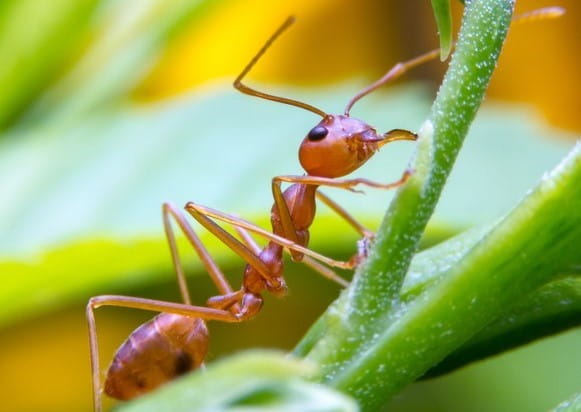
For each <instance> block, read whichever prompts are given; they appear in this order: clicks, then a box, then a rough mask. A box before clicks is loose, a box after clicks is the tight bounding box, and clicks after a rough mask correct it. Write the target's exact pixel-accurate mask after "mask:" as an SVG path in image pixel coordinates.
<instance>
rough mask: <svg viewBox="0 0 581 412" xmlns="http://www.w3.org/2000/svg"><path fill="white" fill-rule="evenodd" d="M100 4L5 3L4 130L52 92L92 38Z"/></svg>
mask: <svg viewBox="0 0 581 412" xmlns="http://www.w3.org/2000/svg"><path fill="white" fill-rule="evenodd" d="M97 4H98V2H97V1H96V0H54V1H50V2H39V1H37V0H3V2H2V5H0V62H2V64H0V129H4V128H5V127H6V126H7V125H8V124H10V123H11V122H13V121H14V120H15V118H16V116H18V115H19V114H20V113H21V112H22V111H24V110H25V108H26V107H27V105H28V104H30V103H31V101H32V100H33V99H34V98H35V96H36V95H37V94H38V93H39V92H40V91H41V90H42V89H43V88H45V87H46V85H47V83H48V82H50V81H51V80H52V79H53V78H54V77H55V76H56V75H57V74H58V72H59V71H60V70H62V68H63V66H64V65H65V64H66V61H67V59H68V58H70V57H71V54H72V53H73V52H74V51H75V47H76V46H78V40H79V38H82V37H83V36H84V35H85V34H86V30H87V27H88V23H89V18H90V16H91V14H92V13H93V11H94V10H95V6H96V5H97Z"/></svg>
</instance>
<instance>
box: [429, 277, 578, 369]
mask: <svg viewBox="0 0 581 412" xmlns="http://www.w3.org/2000/svg"><path fill="white" fill-rule="evenodd" d="M579 326H581V278H579V277H576V278H572V277H567V278H565V279H561V280H556V281H553V282H550V283H548V284H547V285H544V286H542V287H540V288H539V289H538V290H536V291H534V292H533V293H531V294H530V295H528V296H526V297H525V298H524V299H522V301H521V302H518V303H517V304H516V305H514V306H512V307H511V308H510V309H509V310H507V311H506V312H505V313H503V314H502V315H501V316H500V317H499V318H498V319H497V320H496V321H494V322H492V323H490V324H489V325H487V326H486V327H485V328H484V329H483V330H481V331H480V332H478V333H477V334H476V335H474V336H473V337H472V338H470V340H469V341H468V342H466V343H464V344H463V345H462V346H461V347H460V348H458V349H457V350H455V351H454V352H452V353H451V354H450V355H448V356H447V357H446V358H445V359H444V360H443V361H442V362H440V363H439V364H438V365H437V366H436V367H434V368H432V369H430V370H429V371H428V373H427V374H426V375H424V377H433V376H439V375H441V374H444V373H448V372H450V371H452V370H455V369H457V368H459V367H462V366H464V365H466V364H468V363H470V362H474V361H477V360H480V359H484V358H486V357H489V356H492V355H497V354H499V353H501V352H504V351H507V350H510V349H513V348H515V347H518V346H521V345H524V344H527V343H530V342H532V341H534V340H536V339H539V338H543V337H546V336H549V335H552V334H554V333H558V332H562V331H564V330H567V329H569V328H574V327H579Z"/></svg>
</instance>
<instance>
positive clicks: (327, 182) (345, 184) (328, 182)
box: [272, 169, 413, 193]
mask: <svg viewBox="0 0 581 412" xmlns="http://www.w3.org/2000/svg"><path fill="white" fill-rule="evenodd" d="M412 174H413V171H412V170H410V169H406V171H405V172H404V173H403V175H402V177H401V178H400V179H399V180H397V181H395V182H392V183H378V182H374V181H372V180H369V179H364V178H355V179H333V178H329V177H319V176H309V175H304V176H276V177H275V178H273V179H272V182H273V185H275V184H276V185H278V186H280V183H281V182H287V183H300V184H304V185H315V186H328V187H336V188H338V189H345V190H349V191H351V192H355V193H357V192H360V191H359V190H357V189H355V187H356V186H359V185H363V186H368V187H373V188H376V189H385V190H389V189H395V188H398V187H400V186H402V185H403V184H404V183H405V182H407V181H408V179H409V178H410V177H411V175H412Z"/></svg>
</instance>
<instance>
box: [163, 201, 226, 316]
mask: <svg viewBox="0 0 581 412" xmlns="http://www.w3.org/2000/svg"><path fill="white" fill-rule="evenodd" d="M162 214H163V226H164V229H165V234H166V237H167V241H168V244H169V248H170V252H171V257H172V262H173V265H174V268H175V271H176V275H177V278H178V284H179V287H180V291H181V294H182V297H183V300H184V303H186V304H188V305H189V304H191V300H190V296H189V292H188V287H187V283H186V278H185V275H184V270H183V266H182V264H181V261H180V256H179V252H178V247H177V243H176V239H175V235H174V232H173V229H172V225H171V221H170V218H173V219H174V220H175V221H176V223H177V224H178V226H179V228H180V229H181V231H182V232H183V234H184V235H185V236H186V238H187V239H188V241H189V242H190V244H191V245H192V247H193V248H194V250H195V251H196V253H197V254H198V256H199V258H200V260H201V261H202V264H203V265H204V267H205V268H206V270H207V272H208V274H209V275H210V277H211V278H212V280H213V281H214V284H216V287H217V288H218V290H219V291H220V293H221V294H228V293H232V287H231V286H230V284H229V283H228V281H227V280H226V277H225V276H224V274H223V273H222V271H221V270H220V268H219V267H218V265H216V262H215V261H214V259H213V258H212V257H211V256H210V254H209V253H208V250H207V249H206V248H205V247H204V245H203V244H202V242H201V240H200V238H199V237H198V236H197V235H196V233H195V232H194V230H193V229H192V227H191V226H190V224H189V223H188V222H187V221H186V219H185V217H184V215H183V214H182V212H181V211H180V210H179V209H178V208H177V207H176V206H175V205H173V204H171V203H164V204H163V205H162Z"/></svg>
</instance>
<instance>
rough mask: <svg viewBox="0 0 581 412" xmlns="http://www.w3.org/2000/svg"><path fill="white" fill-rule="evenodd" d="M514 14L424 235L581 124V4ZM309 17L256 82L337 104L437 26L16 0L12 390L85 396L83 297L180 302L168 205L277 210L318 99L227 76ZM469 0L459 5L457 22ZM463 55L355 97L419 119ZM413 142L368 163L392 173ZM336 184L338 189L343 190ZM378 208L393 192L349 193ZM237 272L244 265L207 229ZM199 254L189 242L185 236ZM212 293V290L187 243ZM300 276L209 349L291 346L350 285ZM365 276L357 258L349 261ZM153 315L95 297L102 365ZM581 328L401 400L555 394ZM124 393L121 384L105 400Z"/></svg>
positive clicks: (406, 8) (7, 301) (7, 372)
mask: <svg viewBox="0 0 581 412" xmlns="http://www.w3.org/2000/svg"><path fill="white" fill-rule="evenodd" d="M546 5H562V6H565V7H566V8H567V14H566V15H565V16H564V17H563V18H561V19H559V20H555V21H545V22H539V23H535V24H529V25H522V26H519V27H515V28H514V29H513V30H512V31H511V33H510V34H509V37H508V41H507V44H506V47H505V49H504V51H503V55H502V57H501V59H500V62H499V67H498V70H497V72H496V73H495V75H494V77H493V81H492V84H491V87H490V92H489V93H488V96H489V97H488V100H487V102H486V103H485V105H484V107H483V109H482V111H481V112H480V113H479V115H478V117H477V121H476V122H475V124H474V126H473V128H472V130H471V133H470V136H469V137H468V140H467V143H466V147H465V149H464V152H463V153H462V154H461V155H460V158H459V161H458V164H457V167H456V169H455V171H454V172H453V174H452V177H451V179H450V182H449V184H448V186H447V188H446V191H445V192H444V195H443V197H442V199H441V201H440V204H439V206H438V210H437V212H436V215H435V217H434V219H433V222H432V224H431V226H430V229H429V231H428V233H427V235H426V239H425V242H426V244H428V243H434V242H437V241H438V240H440V239H442V238H444V237H446V236H449V235H451V234H453V233H455V232H457V231H459V230H462V229H464V228H467V227H470V226H473V225H478V224H483V223H486V222H490V221H492V220H493V219H494V218H495V217H497V216H499V215H501V214H502V213H503V212H506V211H507V210H509V209H510V207H511V206H512V205H513V204H514V203H515V202H516V201H517V200H519V199H520V197H521V196H522V195H523V194H524V193H525V191H526V190H527V189H528V188H529V187H531V186H532V185H534V183H535V182H536V181H537V180H538V179H539V178H540V177H541V175H542V173H543V172H545V171H546V170H549V169H550V168H551V167H552V166H553V165H555V164H556V163H557V162H558V160H559V159H560V158H561V157H562V156H563V155H564V154H565V153H566V152H567V150H568V149H569V148H570V147H571V146H572V145H573V142H574V140H575V138H576V137H578V136H579V131H580V130H581V118H580V117H579V109H580V107H581V104H580V100H581V69H580V67H581V61H580V60H581V56H580V54H579V51H578V44H579V40H580V38H581V36H580V35H581V28H580V26H579V21H581V20H580V18H581V6H579V4H577V3H572V4H571V3H569V2H566V1H564V0H559V1H557V0H555V1H553V2H547V1H537V2H534V3H533V2H526V1H520V2H519V4H518V6H517V12H519V11H524V10H530V9H532V8H537V7H541V6H546ZM289 14H294V15H296V16H297V18H298V20H297V23H296V24H295V26H294V27H293V28H292V29H291V30H290V31H289V32H288V33H286V34H285V35H284V36H283V37H282V38H281V39H280V40H279V41H278V42H277V43H276V44H275V46H274V47H273V48H272V49H271V50H270V51H269V52H268V54H267V55H266V56H265V57H264V59H263V60H262V61H260V63H259V64H258V66H257V67H256V70H254V71H253V72H252V73H251V74H250V76H249V80H248V82H249V84H253V85H260V88H261V89H263V90H265V91H271V92H273V93H278V94H280V95H285V96H288V97H291V98H295V99H299V100H303V101H307V102H309V103H311V104H313V105H315V106H317V107H321V108H322V109H323V110H327V111H338V112H339V111H341V110H342V108H343V106H344V105H345V103H346V102H347V100H348V99H349V97H351V96H352V95H353V94H354V93H355V92H356V91H358V90H359V89H360V88H361V87H363V86H365V85H366V84H368V83H370V82H371V81H373V80H375V79H376V78H377V77H378V76H380V75H381V74H383V73H384V72H385V71H386V70H387V69H388V68H390V67H391V66H392V65H393V64H395V63H396V62H398V61H402V60H405V59H408V58H411V57H414V56H416V55H418V54H420V53H422V52H424V51H426V50H429V49H431V48H434V47H436V46H437V36H436V28H435V24H434V21H433V20H434V19H433V15H432V11H431V7H430V4H429V2H428V1H424V2H402V1H380V0H366V1H362V2H350V1H346V0H341V1H330V0H322V1H318V2H309V1H306V0H298V1H295V2H293V3H292V4H289V3H288V2H268V1H265V0H247V1H242V0H221V1H208V0H207V1H202V0H198V1H193V0H189V1H186V0H181V1H180V0H170V1H168V0H165V1H161V0H131V1H125V2H116V1H113V0H110V1H105V0H101V1H96V0H55V1H53V2H51V3H48V2H38V1H36V0H4V1H3V2H2V3H0V61H1V62H2V64H1V65H0V130H1V132H0V133H1V134H0V277H1V279H2V286H1V287H0V365H1V366H0V370H1V371H2V374H1V375H0V394H1V395H2V401H3V402H4V404H3V406H2V407H1V408H0V410H9V411H39V410H42V411H82V410H90V408H91V403H90V402H91V399H90V374H89V359H88V345H87V336H86V335H87V333H86V323H85V319H84V305H85V303H86V301H87V299H88V298H89V297H90V296H93V295H96V294H102V293H119V294H130V295H136V296H146V297H151V298H161V299H168V300H178V299H179V297H178V292H177V287H176V285H175V282H174V280H173V279H174V275H173V274H172V270H171V267H170V260H169V254H168V250H167V246H166V244H165V240H164V238H163V233H162V225H161V216H160V205H161V203H162V202H163V201H172V202H174V203H176V204H178V205H182V204H184V203H185V202H186V201H187V200H190V199H191V200H195V201H196V202H198V203H202V204H206V205H209V206H212V207H214V208H217V209H220V210H224V211H228V212H232V213H237V214H240V215H242V216H244V217H246V218H248V219H250V220H253V221H256V222H259V223H261V224H264V225H266V224H267V223H268V221H267V218H268V210H269V208H270V204H271V203H272V200H271V195H270V188H269V186H270V178H271V177H272V176H274V175H278V174H296V173H300V167H299V164H298V162H297V155H296V153H297V148H298V144H299V142H300V140H301V139H302V137H303V136H304V134H305V133H306V131H307V130H309V129H310V128H311V127H312V126H313V125H314V124H315V123H316V122H317V121H318V119H316V118H314V117H313V115H312V114H311V113H309V112H304V111H301V110H296V109H295V108H291V107H287V106H283V105H277V104H275V103H270V102H266V101H260V100H258V99H253V98H251V97H248V96H243V95H240V94H239V93H237V92H235V91H234V90H233V89H232V88H231V86H230V83H231V81H232V80H233V79H234V78H235V76H236V75H237V74H238V72H239V71H240V70H241V68H242V67H244V65H245V64H246V63H247V61H248V60H249V58H250V57H251V56H252V55H253V54H254V53H255V52H256V50H257V49H258V47H259V46H260V45H261V44H262V43H263V42H264V40H265V39H266V38H267V37H268V36H269V35H270V34H271V32H272V31H273V30H274V28H276V27H277V26H278V25H279V24H280V22H282V21H283V19H284V18H285V17H286V16H287V15H289ZM460 14H461V8H460V6H459V5H456V4H455V9H454V16H455V23H456V24H458V22H459V20H460ZM445 68H446V64H445V63H440V62H433V63H430V64H428V65H426V66H424V67H421V68H419V69H417V70H415V71H414V72H413V73H410V74H409V75H408V76H406V77H405V79H403V80H401V81H398V82H397V84H394V85H393V86H391V87H387V88H385V90H382V91H381V92H378V93H376V94H375V95H372V96H370V97H369V98H367V99H366V100H364V101H362V102H361V103H359V104H358V105H357V106H356V107H355V109H354V110H353V115H354V116H356V117H361V118H364V119H366V120H367V121H368V122H369V123H371V124H373V125H376V126H377V128H378V130H388V129H391V128H409V129H411V130H416V129H417V128H418V127H419V125H420V124H421V122H422V120H423V119H424V118H425V116H426V115H427V112H428V110H429V105H430V101H431V99H432V97H433V95H434V93H435V91H436V89H437V85H438V84H439V81H440V79H441V76H442V74H443V73H444V71H445ZM412 149H413V148H412V145H409V144H405V143H402V144H399V145H397V146H396V145H393V148H392V147H391V146H390V147H388V148H386V149H384V150H383V151H382V153H380V154H378V155H377V156H376V158H375V159H372V160H371V161H370V163H369V164H368V165H366V166H365V167H364V168H363V169H362V170H361V172H358V175H361V176H365V177H370V178H372V179H374V180H382V181H391V180H395V179H397V178H398V177H399V175H400V174H401V170H403V169H404V168H405V165H406V163H407V159H408V158H409V155H410V153H411V151H412ZM329 194H331V193H330V192H329ZM332 197H333V198H334V199H337V200H340V201H341V202H342V204H344V205H345V206H346V207H348V208H349V210H352V211H353V213H354V214H355V215H356V216H358V217H359V218H360V219H361V220H363V221H364V222H366V223H368V224H369V225H370V226H371V227H375V225H377V223H378V222H379V220H380V218H381V216H382V211H383V210H385V208H386V205H387V201H388V199H389V197H390V195H389V194H386V193H374V192H369V193H367V194H366V195H365V196H360V195H352V194H343V193H332ZM312 239H313V242H312V246H313V248H314V249H316V250H319V251H322V252H324V253H325V254H329V255H333V256H338V257H341V256H348V255H349V254H350V252H352V250H353V245H354V242H355V240H356V236H355V235H354V234H353V233H352V231H351V230H350V229H349V228H348V227H347V226H346V225H344V224H343V223H341V222H338V220H337V219H336V218H335V217H334V216H333V215H332V214H331V213H330V212H329V211H328V210H326V209H325V208H321V210H320V216H319V218H318V220H317V223H316V225H315V227H314V228H313V234H312ZM204 240H205V241H207V243H208V245H209V247H210V249H211V250H212V252H213V253H214V254H215V256H216V257H217V259H218V262H219V263H220V265H221V266H222V267H223V268H224V270H225V271H226V272H227V273H228V274H229V275H230V278H231V279H232V283H233V284H234V285H238V284H239V282H240V272H241V269H242V264H241V263H240V261H239V260H238V259H237V258H236V257H234V256H232V254H231V253H229V252H228V251H227V250H225V248H223V247H221V246H220V245H219V244H218V242H217V241H216V240H215V239H212V238H211V237H210V236H208V235H204ZM183 250H184V252H185V250H186V248H183ZM184 254H185V258H186V260H188V270H189V272H190V273H191V274H192V276H191V277H190V278H189V279H190V285H191V289H192V292H193V298H194V301H195V302H200V303H201V302H204V300H205V299H206V298H207V297H208V296H210V295H211V294H212V293H214V288H213V286H212V284H211V282H210V281H209V279H208V278H207V276H205V275H204V273H203V272H202V271H201V269H200V267H199V264H198V262H197V261H196V259H195V257H194V256H193V254H192V253H190V252H189V251H188V252H185V253H184ZM287 274H288V275H287V279H288V283H289V287H290V291H291V292H290V295H289V296H288V297H287V298H285V299H283V300H277V299H274V298H272V297H268V298H267V299H266V304H265V308H264V310H263V312H262V313H261V314H260V316H259V317H258V318H257V319H256V320H253V321H252V322H248V323H247V324H242V325H220V324H211V325H210V331H211V349H210V358H211V359H214V358H217V357H219V356H221V355H222V354H225V353H231V352H233V351H236V350H239V349H242V348H246V347H256V346H260V347H280V348H291V347H292V346H293V345H294V344H295V343H296V342H297V341H298V339H299V337H300V336H301V335H302V334H303V333H304V331H305V330H306V329H307V328H308V326H309V325H310V323H311V322H312V321H313V320H314V319H315V318H316V317H317V315H318V314H319V313H321V312H322V310H323V309H324V308H325V307H326V306H327V305H328V304H329V303H330V302H331V301H332V300H333V299H334V298H335V297H336V295H337V293H338V290H339V289H338V287H337V286H335V285H333V284H330V283H329V282H327V281H325V280H324V279H320V278H319V277H318V276H317V275H315V274H313V273H311V272H310V271H308V270H306V269H305V268H304V266H301V265H296V264H289V265H288V269H287ZM347 276H348V274H347ZM150 316H151V314H149V313H142V312H139V311H131V310H125V309H117V308H106V309H102V310H99V311H98V314H97V318H98V320H97V321H98V328H99V336H100V342H101V352H102V363H103V366H106V365H107V363H108V362H109V361H110V359H111V357H112V354H113V352H114V350H115V348H116V347H117V346H119V345H120V344H121V342H122V341H123V340H124V339H125V337H126V336H127V335H128V334H129V333H130V331H131V330H132V329H133V328H134V327H136V326H137V325H138V324H139V323H140V322H142V321H144V320H145V319H147V318H148V317H150ZM580 347H581V333H580V332H579V331H571V332H568V333H564V334H561V335H559V336H556V337H552V338H549V339H545V340H543V341H542V342H537V343H534V344H531V345H528V346H527V347H525V348H521V349H518V350H515V351H512V352H510V353H507V354H503V355H501V356H498V357H495V358H493V359H490V360H487V361H484V362H479V363H478V364H475V365H472V366H469V367H467V368H464V369H463V370H460V371H458V372H455V373H452V374H450V375H448V376H445V377H442V378H438V379H434V380H432V381H428V382H423V383H419V384H415V385H413V386H412V387H410V388H408V389H407V390H406V391H404V392H403V393H402V394H401V395H399V396H398V397H397V398H396V399H395V400H394V401H393V402H392V403H391V404H390V405H389V408H390V410H398V411H408V410H413V411H466V410H470V411H539V410H547V409H548V408H550V407H552V406H555V405H556V404H557V403H558V402H559V401H561V400H563V399H565V398H567V397H569V396H570V395H571V394H572V393H574V392H575V391H579V390H581V354H580V352H579V348H580ZM109 404H111V403H108V405H109Z"/></svg>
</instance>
